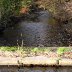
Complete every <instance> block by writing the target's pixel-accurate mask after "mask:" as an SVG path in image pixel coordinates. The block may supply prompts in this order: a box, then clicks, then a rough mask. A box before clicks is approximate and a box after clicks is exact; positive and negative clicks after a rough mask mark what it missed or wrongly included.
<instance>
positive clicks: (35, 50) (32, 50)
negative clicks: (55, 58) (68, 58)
mask: <svg viewBox="0 0 72 72" xmlns="http://www.w3.org/2000/svg"><path fill="white" fill-rule="evenodd" d="M0 51H9V52H10V51H11V52H16V53H18V54H19V55H20V56H21V57H25V56H27V55H30V54H32V55H38V54H42V55H43V54H44V53H49V52H57V54H58V55H63V53H64V52H69V51H72V49H71V48H66V47H58V48H57V49H55V51H53V48H50V47H42V48H40V47H8V46H6V47H4V46H2V47H0Z"/></svg>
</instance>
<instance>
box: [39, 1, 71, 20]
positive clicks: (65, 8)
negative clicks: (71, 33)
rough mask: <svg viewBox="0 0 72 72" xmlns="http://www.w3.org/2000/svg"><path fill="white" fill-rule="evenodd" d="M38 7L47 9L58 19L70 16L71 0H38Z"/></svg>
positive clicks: (65, 18)
mask: <svg viewBox="0 0 72 72" xmlns="http://www.w3.org/2000/svg"><path fill="white" fill-rule="evenodd" d="M38 4H39V5H40V7H43V8H44V9H47V10H48V11H50V12H51V13H52V15H53V16H54V17H55V18H57V19H60V20H67V19H68V20H69V19H71V18H72V0H38Z"/></svg>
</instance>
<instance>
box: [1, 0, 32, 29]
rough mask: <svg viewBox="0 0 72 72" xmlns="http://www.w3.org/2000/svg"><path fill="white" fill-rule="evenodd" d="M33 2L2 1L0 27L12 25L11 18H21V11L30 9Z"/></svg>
mask: <svg viewBox="0 0 72 72" xmlns="http://www.w3.org/2000/svg"><path fill="white" fill-rule="evenodd" d="M31 3H32V0H0V27H3V28H6V27H7V26H8V24H10V22H11V19H10V17H13V16H19V14H20V10H21V9H22V8H24V7H29V6H30V5H31Z"/></svg>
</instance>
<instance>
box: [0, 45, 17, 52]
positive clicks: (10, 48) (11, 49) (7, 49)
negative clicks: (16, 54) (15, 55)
mask: <svg viewBox="0 0 72 72" xmlns="http://www.w3.org/2000/svg"><path fill="white" fill-rule="evenodd" d="M0 50H1V51H16V50H17V47H8V46H7V47H3V46H2V47H0Z"/></svg>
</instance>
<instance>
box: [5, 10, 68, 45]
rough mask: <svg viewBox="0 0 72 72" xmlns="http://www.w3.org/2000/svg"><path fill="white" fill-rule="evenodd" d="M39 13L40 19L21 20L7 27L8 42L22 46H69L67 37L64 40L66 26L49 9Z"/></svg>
mask: <svg viewBox="0 0 72 72" xmlns="http://www.w3.org/2000/svg"><path fill="white" fill-rule="evenodd" d="M38 15H39V16H38V21H35V22H34V21H32V20H30V21H27V20H26V21H25V20H21V21H20V22H19V23H18V24H15V26H14V27H10V28H7V29H6V30H5V31H4V37H5V39H6V40H7V42H8V43H10V45H20V46H21V45H23V46H68V43H67V39H66V40H65V41H64V40H63V39H64V37H65V35H66V33H65V32H64V31H65V29H64V28H65V27H63V26H62V25H61V24H60V23H59V22H58V21H57V20H55V19H54V18H53V17H52V16H51V15H50V14H49V13H48V12H47V11H41V12H39V13H38ZM64 26H65V25H64ZM63 33H64V34H63Z"/></svg>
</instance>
